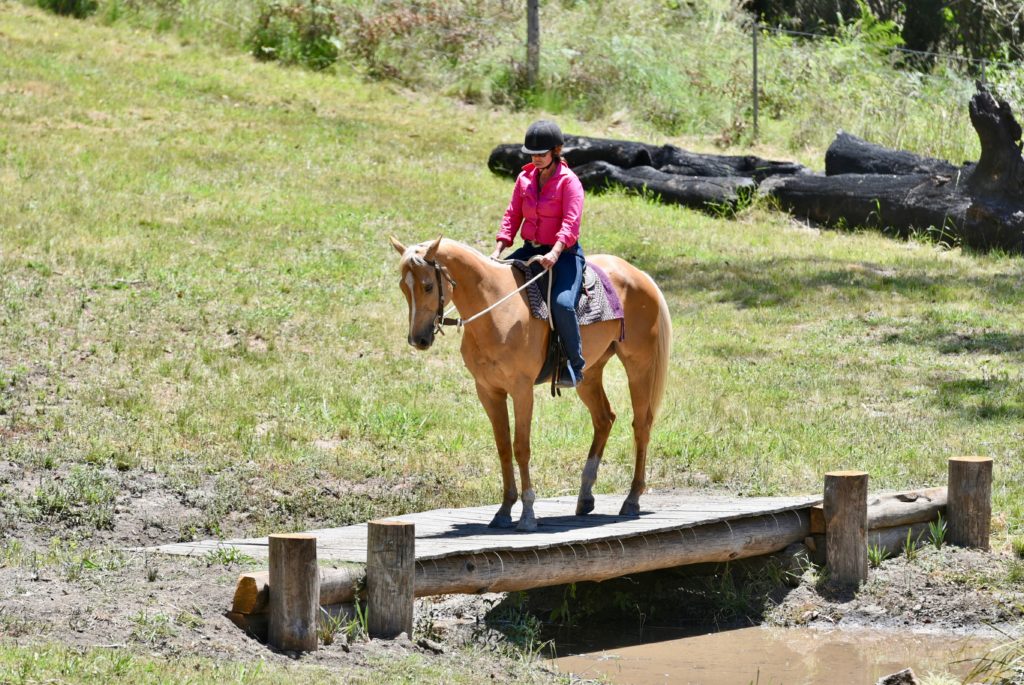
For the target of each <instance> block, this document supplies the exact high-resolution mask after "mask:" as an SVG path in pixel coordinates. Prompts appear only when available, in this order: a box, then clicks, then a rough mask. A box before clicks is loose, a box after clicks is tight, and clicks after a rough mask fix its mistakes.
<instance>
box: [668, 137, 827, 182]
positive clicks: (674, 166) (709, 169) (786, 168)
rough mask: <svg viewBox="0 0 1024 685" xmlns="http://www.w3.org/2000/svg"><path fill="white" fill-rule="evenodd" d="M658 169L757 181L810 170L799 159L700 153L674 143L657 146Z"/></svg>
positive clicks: (671, 172)
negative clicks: (793, 160) (781, 160)
mask: <svg viewBox="0 0 1024 685" xmlns="http://www.w3.org/2000/svg"><path fill="white" fill-rule="evenodd" d="M651 166H654V167H656V168H657V169H658V170H659V171H663V172H665V173H669V174H679V175H683V176H717V177H722V176H742V177H745V178H752V179H754V180H755V181H757V182H758V183H760V182H761V181H763V180H764V179H766V178H769V177H771V176H791V175H794V174H805V173H808V169H807V167H805V166H804V165H803V164H797V163H796V162H778V161H774V160H770V159H762V158H761V157H755V156H753V155H701V154H697V153H695V152H688V151H686V150H682V149H680V148H678V147H675V146H674V145H665V146H663V147H661V148H659V149H658V152H657V154H655V157H654V164H653V165H651Z"/></svg>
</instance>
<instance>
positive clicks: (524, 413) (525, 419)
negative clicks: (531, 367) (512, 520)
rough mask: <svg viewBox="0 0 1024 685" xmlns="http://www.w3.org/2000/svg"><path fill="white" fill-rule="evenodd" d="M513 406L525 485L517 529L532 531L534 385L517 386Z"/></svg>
mask: <svg viewBox="0 0 1024 685" xmlns="http://www.w3.org/2000/svg"><path fill="white" fill-rule="evenodd" d="M512 407H513V409H514V410H515V413H516V433H515V440H514V442H513V443H512V450H513V452H514V453H515V455H516V463H517V464H518V465H519V482H520V483H521V484H522V486H523V513H522V515H520V517H519V525H517V526H516V530H521V531H525V532H530V531H534V530H537V517H536V515H534V513H533V502H534V500H535V499H536V495H535V494H534V492H533V482H532V481H531V480H530V423H531V422H532V421H533V386H532V385H529V384H528V385H525V386H524V387H521V388H517V389H516V390H515V391H514V393H513V395H512Z"/></svg>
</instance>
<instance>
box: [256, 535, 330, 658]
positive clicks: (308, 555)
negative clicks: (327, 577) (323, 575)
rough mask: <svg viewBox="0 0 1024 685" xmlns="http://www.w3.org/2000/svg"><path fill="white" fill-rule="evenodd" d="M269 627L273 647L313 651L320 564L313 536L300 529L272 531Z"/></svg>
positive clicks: (318, 601)
mask: <svg viewBox="0 0 1024 685" xmlns="http://www.w3.org/2000/svg"><path fill="white" fill-rule="evenodd" d="M268 553H269V555H270V598H269V599H270V607H269V609H270V630H269V634H268V642H269V643H270V646H271V647H273V648H274V649H278V650H281V651H289V652H315V651H316V648H317V625H318V619H319V613H320V567H319V566H317V561H316V536H315V535H304V534H301V533H294V534H285V535H271V536H270V538H269V541H268Z"/></svg>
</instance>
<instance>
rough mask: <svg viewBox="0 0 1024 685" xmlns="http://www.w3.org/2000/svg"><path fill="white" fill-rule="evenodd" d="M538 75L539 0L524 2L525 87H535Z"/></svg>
mask: <svg viewBox="0 0 1024 685" xmlns="http://www.w3.org/2000/svg"><path fill="white" fill-rule="evenodd" d="M539 73H540V0H527V2H526V85H527V87H529V88H531V89H532V88H533V87H534V86H536V85H537V75H538V74H539Z"/></svg>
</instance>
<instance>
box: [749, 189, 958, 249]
mask: <svg viewBox="0 0 1024 685" xmlns="http://www.w3.org/2000/svg"><path fill="white" fill-rule="evenodd" d="M955 185H956V179H953V178H951V177H948V176H931V175H927V174H905V175H897V174H839V175H837V176H821V175H810V174H806V175H801V176H793V177H788V178H782V177H780V178H777V179H769V180H767V181H765V182H764V183H762V184H761V187H760V189H759V190H760V192H761V193H764V194H767V195H771V196H772V197H774V198H776V199H778V200H779V203H780V204H781V206H782V207H783V208H785V209H786V210H788V211H789V212H791V213H792V214H794V215H795V216H797V217H799V218H801V219H809V220H811V221H814V222H816V223H821V224H825V225H828V226H838V227H851V228H852V227H854V226H864V227H868V228H881V229H891V230H893V231H894V232H895V233H896V234H897V235H900V236H902V237H906V236H908V235H910V234H911V233H912V232H913V231H914V230H918V229H921V230H923V229H928V228H929V227H936V228H940V229H946V230H949V231H951V233H950V237H952V236H954V235H959V227H960V226H962V225H963V224H964V217H965V214H966V211H967V207H968V206H969V205H970V199H969V198H967V197H964V196H962V195H961V194H959V193H957V192H956V191H955V189H954V188H953V187H952V186H955Z"/></svg>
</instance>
